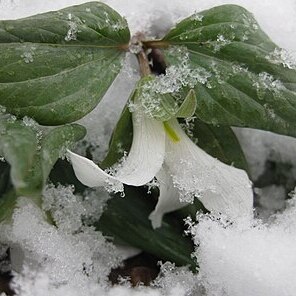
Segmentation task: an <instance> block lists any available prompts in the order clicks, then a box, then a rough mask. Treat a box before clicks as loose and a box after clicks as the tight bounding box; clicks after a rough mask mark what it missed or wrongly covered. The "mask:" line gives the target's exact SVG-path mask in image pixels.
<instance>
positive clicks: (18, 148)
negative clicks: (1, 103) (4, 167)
mask: <svg viewBox="0 0 296 296" xmlns="http://www.w3.org/2000/svg"><path fill="white" fill-rule="evenodd" d="M0 133H1V141H0V151H1V154H2V155H3V156H4V157H5V159H6V161H7V162H8V163H9V164H10V166H11V171H10V175H11V180H12V183H13V185H14V186H15V188H16V190H17V191H25V190H27V188H28V187H31V188H32V187H35V185H36V184H38V183H39V181H40V178H39V177H38V175H37V180H36V179H34V178H33V177H32V170H33V168H34V166H35V165H36V153H37V150H38V144H37V137H36V132H35V131H34V130H33V129H32V128H31V127H29V126H26V125H25V124H24V123H23V122H22V121H16V120H13V119H8V118H7V117H1V118H0ZM33 179H34V181H33ZM28 180H31V181H30V182H28ZM32 183H34V185H33V184H32Z"/></svg>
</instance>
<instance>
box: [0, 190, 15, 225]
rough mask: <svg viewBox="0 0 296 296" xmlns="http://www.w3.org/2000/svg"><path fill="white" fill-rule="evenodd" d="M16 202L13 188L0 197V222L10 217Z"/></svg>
mask: <svg viewBox="0 0 296 296" xmlns="http://www.w3.org/2000/svg"><path fill="white" fill-rule="evenodd" d="M16 202H17V195H16V192H15V191H14V190H10V191H8V192H7V193H5V194H4V195H3V196H2V197H1V198H0V223H2V222H3V221H7V220H8V219H10V218H11V216H12V214H13V209H14V208H15V206H16Z"/></svg>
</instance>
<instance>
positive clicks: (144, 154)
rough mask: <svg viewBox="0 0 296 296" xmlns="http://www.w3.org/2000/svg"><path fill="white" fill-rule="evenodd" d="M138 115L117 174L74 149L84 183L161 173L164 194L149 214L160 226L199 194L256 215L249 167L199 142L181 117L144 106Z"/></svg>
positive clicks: (229, 210)
mask: <svg viewBox="0 0 296 296" xmlns="http://www.w3.org/2000/svg"><path fill="white" fill-rule="evenodd" d="M132 118H133V135H134V136H133V142H132V146H131V150H130V153H129V155H128V157H127V159H126V160H125V161H124V163H123V164H122V165H121V166H120V167H119V169H118V170H117V173H116V174H115V175H111V174H108V173H106V172H105V171H103V170H102V169H100V168H99V167H98V166H97V165H96V164H95V163H94V162H92V161H91V160H89V159H87V158H85V157H82V156H79V155H77V154H75V153H73V152H70V151H69V154H70V158H71V161H72V165H73V168H74V171H75V174H76V176H77V178H78V179H79V180H80V181H81V182H82V183H83V184H85V185H87V186H90V187H96V186H108V185H110V184H114V183H116V182H120V183H124V184H128V185H133V186H141V185H144V184H146V183H148V182H149V181H151V180H152V179H153V178H154V177H156V178H157V179H158V181H159V183H160V187H159V189H160V196H159V199H158V203H157V205H156V208H155V210H154V211H153V212H152V213H151V215H150V217H149V218H150V220H151V222H152V226H153V227H154V228H157V227H159V226H160V225H161V220H162V217H163V215H164V214H165V213H168V212H171V211H174V210H176V209H178V208H181V207H183V206H185V205H187V203H188V202H192V201H193V199H194V198H195V197H197V198H198V199H199V200H200V201H201V202H202V203H203V204H204V206H205V207H206V208H207V209H208V210H211V211H213V212H217V213H218V212H219V213H222V214H225V215H227V216H228V217H229V218H231V219H237V218H238V217H251V216H252V204H253V194H252V189H251V183H250V181H249V178H248V176H247V174H246V172H245V171H243V170H240V169H237V168H234V167H232V166H229V165H226V164H224V163H222V162H220V161H219V160H217V159H215V158H213V157H212V156H210V155H208V154H207V153H206V152H204V151H203V150H202V149H200V148H199V147H198V146H196V145H195V144H194V143H193V142H192V141H191V139H190V138H189V137H188V136H187V135H186V134H185V132H184V131H183V130H182V128H181V126H180V125H179V123H178V121H177V120H176V119H172V120H170V121H169V122H166V123H162V122H160V121H157V120H155V119H152V118H148V117H147V116H146V115H145V114H143V112H141V111H139V110H137V111H134V112H133V114H132Z"/></svg>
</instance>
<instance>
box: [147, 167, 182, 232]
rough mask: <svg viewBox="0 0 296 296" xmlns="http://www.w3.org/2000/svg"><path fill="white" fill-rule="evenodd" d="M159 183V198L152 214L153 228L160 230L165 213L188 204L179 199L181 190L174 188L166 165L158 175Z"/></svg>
mask: <svg viewBox="0 0 296 296" xmlns="http://www.w3.org/2000/svg"><path fill="white" fill-rule="evenodd" d="M156 178H157V180H158V181H159V197H158V202H157V205H156V207H155V209H154V211H153V212H152V213H151V214H150V216H149V219H150V220H151V223H152V227H153V228H154V229H155V228H158V227H160V226H161V221H162V217H163V215H164V214H165V213H169V212H172V211H175V210H178V209H180V208H182V207H184V206H186V205H187V204H186V203H184V202H181V201H180V199H179V190H178V189H177V188H175V187H174V185H173V180H172V178H171V176H170V175H169V173H168V172H167V168H166V167H165V165H164V166H163V168H162V169H161V170H160V171H159V172H158V174H157V175H156Z"/></svg>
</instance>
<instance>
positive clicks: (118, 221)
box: [96, 187, 196, 269]
mask: <svg viewBox="0 0 296 296" xmlns="http://www.w3.org/2000/svg"><path fill="white" fill-rule="evenodd" d="M125 193H126V196H125V197H124V198H122V197H119V196H116V197H114V198H112V199H111V200H109V201H108V205H107V209H106V210H105V211H104V213H103V215H102V216H101V218H100V220H99V222H98V223H97V225H96V226H97V227H98V229H99V230H101V231H102V232H103V233H104V234H105V235H108V236H112V237H114V238H115V239H118V240H120V241H123V242H126V243H128V244H129V245H132V246H134V247H136V248H139V249H141V250H144V251H146V252H148V253H150V254H154V255H156V256H157V257H159V258H162V259H163V260H169V261H172V262H175V263H176V264H177V265H190V266H191V267H192V268H193V269H194V268H195V267H196V263H195V262H194V260H193V259H192V258H191V253H192V252H193V244H192V242H191V240H190V239H189V238H186V237H184V234H183V227H182V226H181V225H182V224H183V223H182V222H181V221H177V220H176V219H174V218H173V217H170V216H169V215H166V216H165V217H164V220H163V223H162V227H160V228H157V229H155V230H154V229H152V227H151V222H150V220H149V219H148V216H149V214H150V213H151V212H152V210H153V208H154V203H153V202H152V200H151V196H145V195H147V193H145V192H144V191H143V190H141V189H139V188H133V187H126V191H125Z"/></svg>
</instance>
